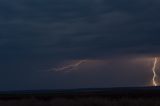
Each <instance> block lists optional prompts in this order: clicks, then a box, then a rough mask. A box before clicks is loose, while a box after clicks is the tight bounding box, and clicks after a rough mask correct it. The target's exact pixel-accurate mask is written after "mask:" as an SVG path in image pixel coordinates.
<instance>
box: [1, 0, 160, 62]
mask: <svg viewBox="0 0 160 106" xmlns="http://www.w3.org/2000/svg"><path fill="white" fill-rule="evenodd" d="M0 2H1V5H2V7H1V8H2V9H3V11H0V13H1V17H0V23H1V24H0V27H1V32H0V34H1V37H0V39H1V41H2V42H4V43H1V44H0V46H1V47H2V48H3V49H2V50H3V52H2V53H1V55H2V54H3V55H4V54H7V53H8V52H11V51H15V53H14V52H13V55H23V56H26V55H29V56H30V55H41V56H53V58H55V59H58V60H59V59H61V60H63V59H76V58H78V59H83V58H95V57H96V58H99V57H105V56H111V55H115V56H116V55H127V54H136V55H137V54H142V53H143V54H148V53H149V54H150V53H151V54H152V53H159V50H158V48H159V47H160V43H159V39H160V37H159V33H160V32H159V27H160V20H159V18H160V15H159V14H158V12H159V10H160V8H159V5H158V4H159V2H158V1H157V0H152V1H151V0H147V1H144V0H135V1H134V2H133V1H127V0H122V1H118V0H107V1H106V0H100V1H97V0H94V1H90V0H85V1H84V0H81V1H80V0H77V1H74V0H67V1H66V0H60V1H52V0H46V1H43V0H32V1H31V0H23V1H21V0H16V1H14V2H13V1H11V0H7V1H6V0H1V1H0ZM24 51H27V52H24ZM151 51H153V52H151Z"/></svg>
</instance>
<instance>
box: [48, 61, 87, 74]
mask: <svg viewBox="0 0 160 106" xmlns="http://www.w3.org/2000/svg"><path fill="white" fill-rule="evenodd" d="M86 61H87V60H81V61H78V62H76V63H74V64H70V65H66V66H63V67H60V68H53V69H51V70H49V71H56V72H59V71H64V72H70V71H73V70H76V69H77V67H79V66H80V65H81V64H83V63H85V62H86Z"/></svg>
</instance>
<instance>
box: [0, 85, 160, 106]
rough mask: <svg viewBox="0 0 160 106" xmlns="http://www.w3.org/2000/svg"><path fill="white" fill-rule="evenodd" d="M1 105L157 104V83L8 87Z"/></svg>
mask: <svg viewBox="0 0 160 106" xmlns="http://www.w3.org/2000/svg"><path fill="white" fill-rule="evenodd" d="M0 106H160V87H134V88H133V87H132V88H103V89H100V88H98V89H72V90H38V91H37V90H36V91H32V90H29V91H8V92H0Z"/></svg>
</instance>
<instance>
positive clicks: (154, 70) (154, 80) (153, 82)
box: [152, 58, 158, 86]
mask: <svg viewBox="0 0 160 106" xmlns="http://www.w3.org/2000/svg"><path fill="white" fill-rule="evenodd" d="M157 62H158V58H154V63H153V67H152V71H153V78H152V84H153V85H154V86H157V85H158V84H157V82H156V77H157V74H156V66H157Z"/></svg>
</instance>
